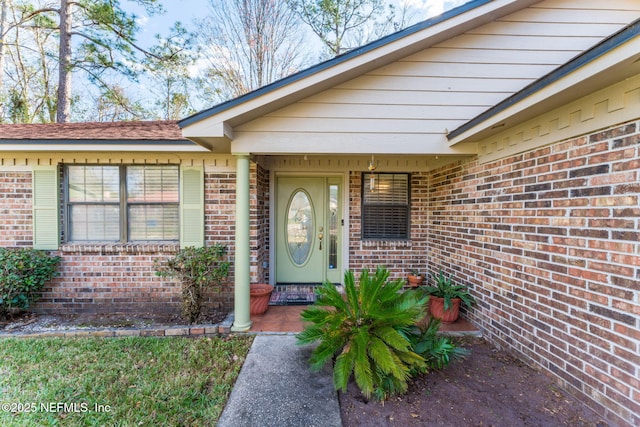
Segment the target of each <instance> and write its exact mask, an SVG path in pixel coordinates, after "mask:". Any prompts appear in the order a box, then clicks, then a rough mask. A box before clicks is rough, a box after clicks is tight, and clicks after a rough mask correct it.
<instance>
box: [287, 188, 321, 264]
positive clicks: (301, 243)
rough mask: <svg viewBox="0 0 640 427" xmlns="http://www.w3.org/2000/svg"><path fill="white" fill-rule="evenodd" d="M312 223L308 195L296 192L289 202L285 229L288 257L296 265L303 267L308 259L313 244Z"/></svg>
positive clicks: (301, 191)
mask: <svg viewBox="0 0 640 427" xmlns="http://www.w3.org/2000/svg"><path fill="white" fill-rule="evenodd" d="M314 222H315V218H314V217H313V207H312V205H311V199H310V198H309V195H308V194H307V193H306V192H305V191H304V190H301V189H298V190H296V191H295V192H294V193H293V196H291V199H290V200H289V207H288V208H287V227H286V233H287V236H286V239H287V246H288V247H289V255H290V256H291V260H292V261H293V263H294V264H296V265H299V266H300V265H303V264H304V263H305V262H307V259H308V258H309V254H310V253H311V245H312V244H313V230H314Z"/></svg>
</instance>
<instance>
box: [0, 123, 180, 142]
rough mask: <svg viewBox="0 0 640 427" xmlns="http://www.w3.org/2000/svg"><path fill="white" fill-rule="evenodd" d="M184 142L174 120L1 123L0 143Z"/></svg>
mask: <svg viewBox="0 0 640 427" xmlns="http://www.w3.org/2000/svg"><path fill="white" fill-rule="evenodd" d="M3 139H8V140H29V141H37V140H57V141H61V140H62V141H64V140H109V141H113V140H124V141H147V140H149V141H186V140H187V139H186V138H185V137H183V136H182V131H181V130H180V127H179V126H178V123H177V121H175V120H166V121H143V122H91V123H45V124H0V140H3Z"/></svg>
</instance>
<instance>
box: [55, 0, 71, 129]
mask: <svg viewBox="0 0 640 427" xmlns="http://www.w3.org/2000/svg"><path fill="white" fill-rule="evenodd" d="M58 73H59V74H58V104H57V110H56V122H57V123H67V122H69V116H70V115H71V5H70V4H69V1H68V0H61V1H60V54H59V65H58Z"/></svg>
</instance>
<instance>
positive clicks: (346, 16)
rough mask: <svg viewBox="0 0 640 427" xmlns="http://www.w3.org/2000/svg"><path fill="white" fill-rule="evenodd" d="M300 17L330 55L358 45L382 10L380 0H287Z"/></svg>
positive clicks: (361, 42)
mask: <svg viewBox="0 0 640 427" xmlns="http://www.w3.org/2000/svg"><path fill="white" fill-rule="evenodd" d="M287 4H289V7H291V9H293V10H294V11H295V12H296V13H297V14H298V16H299V17H300V19H302V21H304V22H305V23H306V24H307V25H309V27H310V28H311V29H312V31H313V32H314V33H316V35H317V36H318V37H320V40H321V41H322V42H323V43H324V44H325V46H326V47H327V49H328V50H329V52H330V53H331V55H333V56H335V55H340V54H341V53H344V52H346V51H347V50H350V49H353V48H355V47H358V46H360V45H362V44H364V43H365V42H366V40H367V39H368V38H369V37H366V36H364V33H365V32H368V30H369V29H370V28H369V27H371V26H372V25H373V24H374V22H375V21H376V19H377V18H379V17H380V16H381V15H382V14H383V13H384V12H385V10H384V9H385V8H384V3H383V1H382V0H287Z"/></svg>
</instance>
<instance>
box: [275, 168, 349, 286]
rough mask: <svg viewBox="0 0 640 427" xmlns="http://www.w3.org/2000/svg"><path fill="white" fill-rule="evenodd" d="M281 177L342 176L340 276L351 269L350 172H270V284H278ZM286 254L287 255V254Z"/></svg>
mask: <svg viewBox="0 0 640 427" xmlns="http://www.w3.org/2000/svg"><path fill="white" fill-rule="evenodd" d="M279 177H292V178H329V177H334V178H340V181H341V185H342V200H341V202H342V219H343V220H344V226H343V227H342V271H341V272H340V277H341V278H342V277H344V272H345V271H347V270H348V269H349V211H350V209H349V187H348V185H349V173H348V172H288V171H277V172H276V171H274V170H271V171H270V172H269V284H271V285H275V284H276V257H277V254H276V240H275V239H276V223H277V219H276V201H277V196H278V193H277V185H276V183H277V179H278V178H279ZM285 256H286V255H285Z"/></svg>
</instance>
